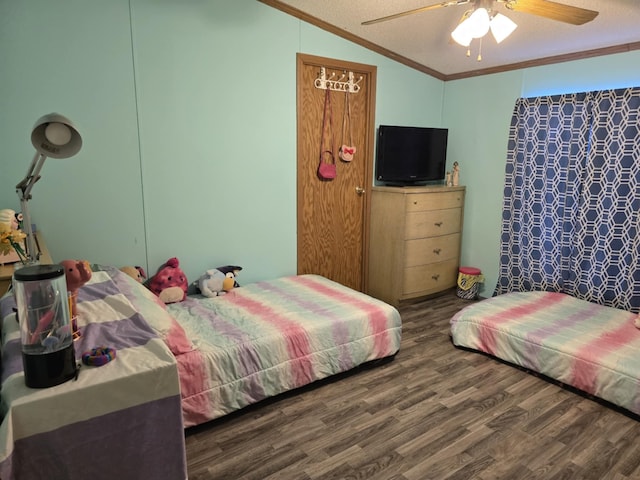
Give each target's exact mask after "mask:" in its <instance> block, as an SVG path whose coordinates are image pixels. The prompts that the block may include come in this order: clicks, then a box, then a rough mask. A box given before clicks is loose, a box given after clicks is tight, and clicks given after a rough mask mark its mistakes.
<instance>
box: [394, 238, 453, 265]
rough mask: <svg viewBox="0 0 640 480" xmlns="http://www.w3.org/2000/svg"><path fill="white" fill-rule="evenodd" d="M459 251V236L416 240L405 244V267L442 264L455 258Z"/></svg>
mask: <svg viewBox="0 0 640 480" xmlns="http://www.w3.org/2000/svg"><path fill="white" fill-rule="evenodd" d="M459 251H460V234H459V233H454V234H452V235H442V236H439V237H427V238H417V239H413V240H407V241H406V242H405V250H404V253H405V261H404V265H405V267H414V266H416V265H424V264H425V263H434V262H442V261H444V260H451V259H452V258H457V257H458V253H459Z"/></svg>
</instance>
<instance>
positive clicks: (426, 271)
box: [402, 258, 458, 295]
mask: <svg viewBox="0 0 640 480" xmlns="http://www.w3.org/2000/svg"><path fill="white" fill-rule="evenodd" d="M457 281H458V259H457V258H455V259H453V260H447V261H445V262H438V263H429V264H427V265H419V266H416V267H408V268H405V270H404V288H403V292H402V293H403V295H410V294H415V293H424V294H426V293H429V292H439V291H441V290H445V289H447V288H451V287H454V286H455V285H456V283H457Z"/></svg>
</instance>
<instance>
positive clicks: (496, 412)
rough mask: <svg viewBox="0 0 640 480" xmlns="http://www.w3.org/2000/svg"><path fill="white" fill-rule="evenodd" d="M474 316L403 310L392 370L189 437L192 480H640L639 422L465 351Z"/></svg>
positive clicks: (321, 387) (269, 404) (359, 374)
mask: <svg viewBox="0 0 640 480" xmlns="http://www.w3.org/2000/svg"><path fill="white" fill-rule="evenodd" d="M466 305H469V301H466V300H461V299H459V298H457V297H456V296H455V294H454V293H450V294H449V293H447V294H446V295H444V296H441V297H438V298H436V299H431V300H426V301H423V302H420V303H415V304H411V305H404V306H402V307H401V308H400V312H401V314H402V318H403V338H402V346H401V350H400V352H399V353H398V355H397V356H396V358H395V359H394V360H393V361H391V362H388V363H385V364H382V365H378V366H376V367H375V368H369V369H362V370H359V371H356V372H353V373H351V374H349V375H341V376H338V377H337V378H334V379H333V380H332V381H330V382H319V383H318V384H316V385H314V386H312V387H311V388H304V389H301V390H299V391H296V392H294V393H289V394H284V395H282V396H279V397H277V398H276V399H275V400H268V401H266V402H263V403H261V404H259V405H257V406H252V407H249V408H247V409H244V410H243V411H241V412H237V413H235V414H232V415H229V416H227V417H225V418H222V419H218V420H216V421H213V422H210V423H209V424H206V425H201V426H198V427H194V428H192V429H189V430H188V431H187V434H186V443H187V462H188V471H189V478H190V480H204V479H215V480H233V479H256V480H263V479H278V480H288V479H294V480H305V479H354V480H355V479H380V480H418V479H438V480H441V479H456V480H458V479H474V480H494V479H508V480H529V479H544V480H560V479H594V480H608V479H611V480H622V479H640V448H639V444H638V442H637V440H636V439H638V438H640V422H638V421H637V420H636V419H634V418H630V417H628V416H627V415H624V414H623V413H620V412H618V411H616V410H614V409H612V408H609V407H607V406H604V405H601V404H600V403H598V402H596V401H593V400H591V399H588V398H585V397H583V396H581V395H577V394H576V393H573V392H571V391H569V390H567V389H563V388H561V387H559V386H557V385H554V384H552V383H550V382H548V381H545V380H544V379H541V378H538V377H536V376H534V375H531V374H529V373H526V372H524V371H521V370H519V369H517V368H514V367H511V366H509V365H505V364H503V363H500V362H498V361H496V360H494V359H492V358H489V357H487V356H484V355H481V354H478V353H475V352H469V351H465V350H460V349H457V348H455V347H454V346H453V345H452V343H451V341H450V339H449V324H448V322H449V319H450V318H451V317H452V316H453V314H454V313H455V312H457V311H458V310H459V309H460V308H462V307H464V306H466Z"/></svg>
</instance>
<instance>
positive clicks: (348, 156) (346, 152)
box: [338, 90, 356, 162]
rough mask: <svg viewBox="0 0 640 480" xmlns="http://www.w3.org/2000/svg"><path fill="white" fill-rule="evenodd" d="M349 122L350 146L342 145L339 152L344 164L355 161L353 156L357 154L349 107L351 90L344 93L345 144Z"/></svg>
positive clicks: (343, 127)
mask: <svg viewBox="0 0 640 480" xmlns="http://www.w3.org/2000/svg"><path fill="white" fill-rule="evenodd" d="M347 121H348V122H349V144H350V145H346V144H344V143H343V144H342V146H341V147H340V150H339V151H338V156H339V157H340V159H341V160H342V161H344V162H350V161H351V160H353V156H354V155H355V153H356V147H355V146H353V135H352V132H351V106H350V105H349V90H345V92H344V111H343V113H342V141H343V142H344V133H345V126H346V124H347Z"/></svg>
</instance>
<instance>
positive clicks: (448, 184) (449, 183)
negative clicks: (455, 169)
mask: <svg viewBox="0 0 640 480" xmlns="http://www.w3.org/2000/svg"><path fill="white" fill-rule="evenodd" d="M445 185H446V186H447V187H451V186H453V183H451V172H447V180H446V181H445Z"/></svg>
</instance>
